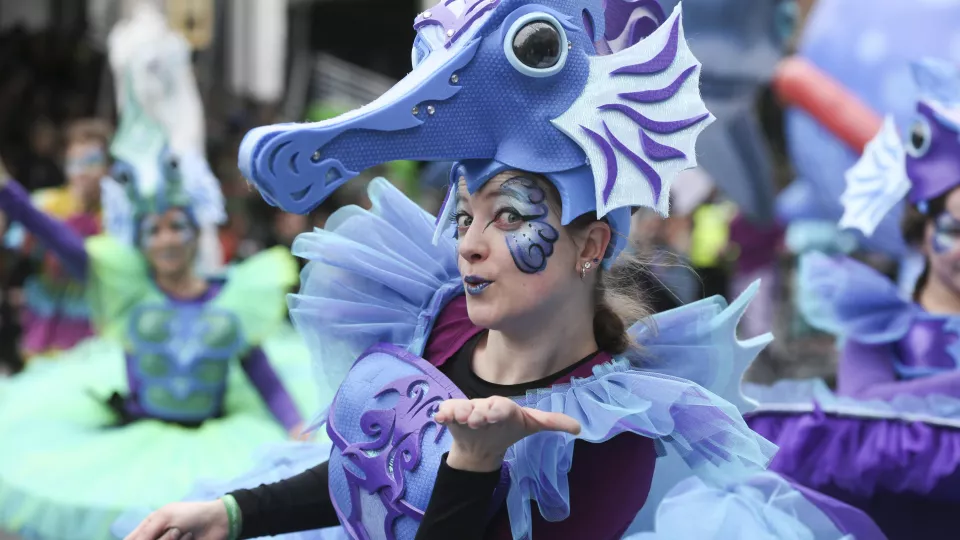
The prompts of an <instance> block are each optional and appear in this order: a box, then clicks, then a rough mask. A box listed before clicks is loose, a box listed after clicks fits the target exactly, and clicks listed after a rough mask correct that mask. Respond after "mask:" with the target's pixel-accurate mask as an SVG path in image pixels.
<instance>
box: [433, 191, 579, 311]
mask: <svg viewBox="0 0 960 540" xmlns="http://www.w3.org/2000/svg"><path fill="white" fill-rule="evenodd" d="M495 193H496V195H497V196H496V199H495V202H494V204H495V206H494V210H493V219H491V220H490V222H489V223H487V224H486V225H484V230H486V229H487V228H488V227H490V226H491V225H496V226H497V228H498V229H499V230H501V231H503V234H504V240H505V241H506V243H507V248H508V249H509V250H510V256H511V257H512V258H513V262H514V264H515V265H516V266H517V269H518V270H520V271H521V272H523V273H525V274H536V273H538V272H541V271H543V270H544V269H545V268H546V267H547V260H548V259H549V258H550V256H551V255H553V245H554V243H556V241H557V240H558V239H559V238H560V233H559V232H558V231H557V229H556V228H555V227H554V226H553V225H551V224H550V223H548V222H547V219H548V217H549V215H550V207H549V205H548V204H547V194H546V191H545V190H544V189H543V187H541V186H540V185H539V184H538V183H537V181H536V180H534V179H533V178H529V177H526V176H514V177H511V178H509V179H507V180H505V181H504V182H503V183H502V184H501V185H500V187H499V188H497V190H496V192H495ZM451 219H452V220H454V221H455V222H456V224H457V238H458V239H459V238H460V236H461V235H462V234H463V233H464V232H465V231H466V230H467V229H468V228H469V227H471V226H472V225H473V216H471V215H469V214H468V213H467V212H466V211H464V210H462V209H460V210H458V211H457V212H456V214H454V215H453V216H452V218H451ZM463 281H464V287H465V289H466V291H467V293H468V294H471V295H477V294H480V293H482V292H483V291H484V289H486V288H487V287H488V286H489V285H490V284H491V283H493V282H492V281H489V280H485V279H483V278H481V277H479V276H465V277H464V280H463Z"/></svg>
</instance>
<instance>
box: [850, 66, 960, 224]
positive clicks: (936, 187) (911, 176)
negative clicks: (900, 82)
mask: <svg viewBox="0 0 960 540" xmlns="http://www.w3.org/2000/svg"><path fill="white" fill-rule="evenodd" d="M913 76H914V80H915V81H916V83H917V86H918V87H919V89H920V97H919V99H918V101H917V110H916V113H915V115H914V118H913V120H912V121H911V122H910V124H909V126H907V129H906V130H903V131H902V132H901V130H899V129H898V128H897V125H896V123H895V122H894V120H893V117H892V116H888V117H887V118H886V120H885V121H884V124H883V128H882V129H881V130H880V132H879V133H877V135H876V136H875V137H874V138H873V139H872V140H871V141H870V143H868V144H867V147H866V148H865V149H864V152H863V156H862V157H861V158H860V160H859V161H858V162H857V164H856V165H855V166H853V167H852V168H851V169H850V170H849V171H847V175H846V179H847V189H846V191H845V192H844V193H843V196H842V197H841V202H842V203H843V206H844V214H843V217H842V218H841V220H840V226H841V227H849V228H855V229H860V230H861V231H863V232H864V234H867V235H871V234H873V231H874V230H875V229H876V228H877V226H878V225H879V224H880V222H881V221H883V219H884V218H885V217H886V215H887V213H888V212H890V210H891V209H893V208H894V207H895V206H896V205H898V204H899V203H900V202H901V201H902V200H903V198H904V197H906V198H907V200H909V201H910V202H911V203H912V204H915V205H917V206H918V207H920V208H921V209H923V208H924V207H925V205H926V203H927V202H929V201H931V200H933V199H935V198H937V197H939V196H941V195H944V194H946V193H948V192H949V191H950V190H952V189H953V188H955V187H957V186H960V68H958V66H956V65H955V64H951V63H949V62H944V61H941V60H933V59H925V60H923V61H920V62H916V63H914V64H913Z"/></svg>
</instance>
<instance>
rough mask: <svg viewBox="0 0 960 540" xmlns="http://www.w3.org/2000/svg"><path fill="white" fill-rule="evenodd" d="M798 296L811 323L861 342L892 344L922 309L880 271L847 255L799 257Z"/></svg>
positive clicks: (812, 254) (802, 308)
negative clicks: (905, 296)
mask: <svg viewBox="0 0 960 540" xmlns="http://www.w3.org/2000/svg"><path fill="white" fill-rule="evenodd" d="M798 286H799V292H798V294H797V299H798V300H797V301H798V304H799V307H800V312H801V314H803V317H804V318H805V319H806V320H807V322H809V323H810V324H811V325H812V326H814V327H816V328H819V329H820V330H823V331H825V332H829V333H831V334H834V335H836V336H838V337H841V338H848V337H849V338H853V339H855V340H857V341H859V342H861V343H866V344H877V343H889V342H891V341H895V340H898V339H900V338H901V337H903V335H904V334H905V333H906V332H907V330H909V329H910V325H911V324H912V322H913V319H914V317H915V316H916V314H917V311H918V309H919V308H917V306H916V305H915V304H913V303H912V302H910V301H909V300H907V299H905V298H904V297H903V296H902V295H901V293H900V291H899V289H898V288H897V285H896V284H895V283H894V282H893V281H891V280H890V279H888V278H887V277H886V276H883V275H882V274H880V273H879V272H877V271H876V270H874V269H872V268H870V267H869V266H866V265H865V264H862V263H860V262H857V261H855V260H853V259H850V258H847V257H829V256H826V255H824V254H822V253H808V254H806V255H804V256H803V257H801V258H800V269H799V279H798Z"/></svg>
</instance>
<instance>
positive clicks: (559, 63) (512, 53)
mask: <svg viewBox="0 0 960 540" xmlns="http://www.w3.org/2000/svg"><path fill="white" fill-rule="evenodd" d="M503 52H504V54H505V55H506V57H507V60H508V61H509V62H510V64H511V65H512V66H513V67H514V68H516V70H517V71H519V72H520V73H523V74H524V75H528V76H530V77H549V76H551V75H555V74H556V73H558V72H559V71H560V70H561V69H563V66H564V64H566V62H567V54H568V52H569V49H568V44H567V34H566V32H565V31H564V29H563V25H561V24H560V21H558V20H557V19H556V18H555V17H553V16H552V15H549V14H547V13H530V14H527V15H524V16H522V17H520V18H519V19H517V20H516V21H514V22H513V24H512V25H510V29H509V30H508V31H507V32H506V34H505V35H504V40H503Z"/></svg>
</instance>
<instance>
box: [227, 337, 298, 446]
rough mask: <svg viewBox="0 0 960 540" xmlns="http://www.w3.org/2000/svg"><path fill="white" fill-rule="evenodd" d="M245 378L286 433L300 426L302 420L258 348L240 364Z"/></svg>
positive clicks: (268, 362) (265, 357)
mask: <svg viewBox="0 0 960 540" xmlns="http://www.w3.org/2000/svg"><path fill="white" fill-rule="evenodd" d="M241 365H242V366H243V370H244V371H245V372H246V373H247V377H249V378H250V381H251V382H252V383H253V385H254V386H255V387H256V388H257V391H258V392H259V393H260V396H261V397H263V401H264V402H265V403H266V404H267V408H269V409H270V412H272V413H273V416H274V417H275V418H276V419H277V421H278V422H280V424H281V425H282V426H283V427H284V428H286V430H287V431H292V430H293V429H294V428H296V427H298V426H300V425H301V424H302V422H303V419H302V418H301V417H300V412H299V411H297V406H296V405H295V404H294V403H293V399H292V398H291V397H290V394H289V393H288V392H287V391H286V389H285V388H284V387H283V383H282V382H281V381H280V378H279V377H277V373H276V372H275V371H274V370H273V367H271V366H270V360H269V359H267V355H266V354H265V353H264V352H263V349H261V348H260V347H254V348H253V349H251V350H250V352H249V353H248V354H247V356H246V358H244V359H243V361H242V362H241Z"/></svg>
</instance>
